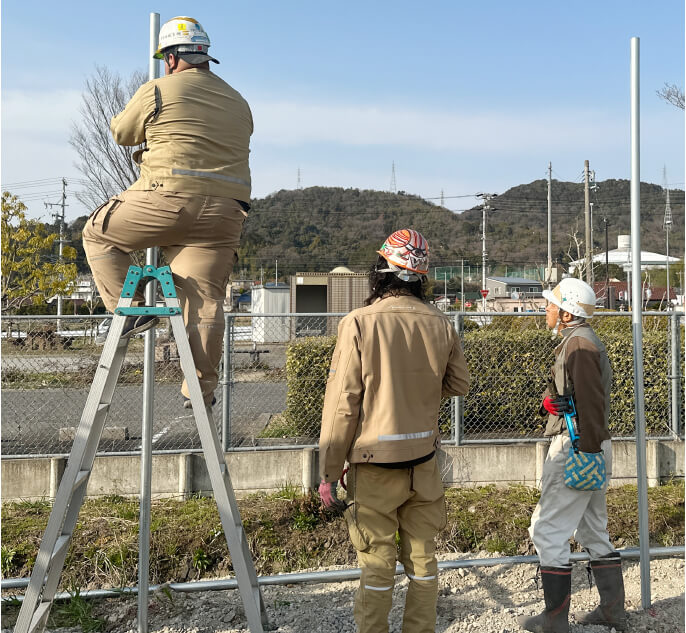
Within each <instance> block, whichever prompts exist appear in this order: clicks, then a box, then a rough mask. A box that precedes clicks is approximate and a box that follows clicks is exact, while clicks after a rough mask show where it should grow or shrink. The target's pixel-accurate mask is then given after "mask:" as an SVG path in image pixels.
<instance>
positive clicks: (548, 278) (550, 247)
mask: <svg viewBox="0 0 686 633" xmlns="http://www.w3.org/2000/svg"><path fill="white" fill-rule="evenodd" d="M552 276H553V164H552V163H550V162H549V163H548V271H547V273H546V276H545V277H546V279H545V280H546V283H547V285H548V290H550V287H551V286H552V283H551V281H552V280H551V277H552Z"/></svg>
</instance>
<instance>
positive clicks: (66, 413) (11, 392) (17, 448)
mask: <svg viewBox="0 0 686 633" xmlns="http://www.w3.org/2000/svg"><path fill="white" fill-rule="evenodd" d="M216 393H217V399H218V402H217V404H216V405H215V407H214V416H215V420H216V423H217V427H218V429H219V430H221V411H222V409H221V388H219V389H218V390H217V392H216ZM87 396H88V389H87V388H78V389H76V388H75V389H31V390H17V389H3V390H2V411H1V418H2V428H1V438H2V452H3V453H4V454H5V455H24V454H29V453H30V454H36V453H38V454H48V453H65V452H69V447H70V443H69V442H60V441H59V437H58V434H59V429H60V428H63V427H75V426H78V423H79V420H80V419H81V413H82V411H83V407H84V405H85V402H86V398H87ZM231 398H232V406H231V430H232V439H234V440H237V439H240V438H243V437H244V436H246V435H248V434H252V433H254V429H255V420H257V419H258V418H259V419H261V420H264V421H265V422H266V420H267V419H268V414H273V413H280V412H281V411H283V410H284V408H285V406H286V382H285V381H284V382H252V383H248V382H237V383H235V384H234V385H233V389H232V393H231ZM182 403H183V400H182V396H181V394H180V392H179V386H178V385H176V384H166V383H157V384H156V385H155V403H154V409H153V415H154V426H153V434H154V439H153V447H154V449H156V450H171V449H190V448H197V447H199V440H198V437H197V432H196V429H195V420H194V419H193V417H192V413H191V411H189V410H187V409H184V408H183V404H182ZM142 411H143V388H142V385H119V386H118V387H117V389H116V391H115V394H114V399H113V402H112V408H111V411H110V416H109V419H108V421H107V427H127V428H128V439H127V440H118V441H114V440H102V441H101V443H100V447H99V450H103V451H126V450H137V448H138V447H139V446H140V437H141V417H142ZM265 414H266V415H265Z"/></svg>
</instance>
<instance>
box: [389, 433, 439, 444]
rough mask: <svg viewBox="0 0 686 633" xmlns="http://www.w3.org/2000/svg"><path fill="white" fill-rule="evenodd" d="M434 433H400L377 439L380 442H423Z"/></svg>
mask: <svg viewBox="0 0 686 633" xmlns="http://www.w3.org/2000/svg"><path fill="white" fill-rule="evenodd" d="M433 434H434V432H433V431H421V432H420V433H398V434H396V435H379V437H378V438H377V439H378V440H379V442H396V441H398V440H421V439H422V438H425V437H431V436H432V435H433Z"/></svg>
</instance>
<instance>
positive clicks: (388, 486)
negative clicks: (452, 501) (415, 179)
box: [319, 230, 469, 633]
mask: <svg viewBox="0 0 686 633" xmlns="http://www.w3.org/2000/svg"><path fill="white" fill-rule="evenodd" d="M378 253H379V258H378V261H377V262H376V263H375V264H374V266H373V267H372V269H371V272H370V276H369V286H370V295H369V297H368V298H367V300H366V301H365V307H363V308H359V309H357V310H353V311H352V312H351V313H350V314H348V315H346V316H345V317H344V318H343V319H342V320H341V322H340V325H339V327H338V341H337V343H336V347H335V350H334V353H333V358H332V361H331V369H330V372H329V378H328V382H327V386H326V395H325V399H324V409H323V415H322V430H321V436H320V438H319V465H320V475H321V484H320V486H319V494H320V496H321V499H322V503H323V504H324V505H326V506H327V507H329V508H334V509H336V510H339V511H342V510H345V517H346V520H347V522H348V528H349V533H350V539H351V541H352V543H353V545H354V547H355V549H356V550H357V553H358V559H359V564H360V567H361V568H362V577H361V579H360V587H359V590H358V593H357V598H356V601H355V621H356V622H357V626H358V630H359V631H360V633H377V632H378V633H381V632H384V633H385V632H387V631H388V614H389V611H390V608H391V601H392V597H393V584H394V575H395V566H396V551H397V550H396V534H398V536H399V538H400V561H401V562H402V563H403V565H404V566H405V573H406V574H407V576H408V578H409V587H408V590H407V598H406V600H405V613H404V618H403V629H402V630H403V632H404V633H424V632H426V633H428V632H430V631H434V629H435V625H436V600H437V596H438V579H437V572H438V564H437V562H436V556H435V549H436V547H435V537H436V535H437V534H438V532H439V530H441V529H443V527H445V524H446V511H445V498H444V493H443V484H442V481H441V473H440V469H439V465H438V460H437V457H436V451H437V449H438V448H439V445H440V435H439V429H438V416H439V406H440V401H441V398H442V397H448V396H456V395H463V394H465V393H467V389H468V387H469V373H468V371H467V365H466V363H465V358H464V354H463V352H462V347H461V345H460V340H459V338H458V336H457V334H456V332H455V330H454V328H453V326H452V324H451V322H450V321H449V320H448V318H447V317H446V316H445V315H443V314H442V313H441V312H440V311H439V310H437V309H436V308H434V307H433V306H431V305H429V304H427V303H426V300H425V297H424V283H425V281H426V274H427V272H428V270H429V252H428V244H427V242H426V240H425V239H424V237H422V235H421V234H419V233H418V232H417V231H414V230H401V231H396V232H395V233H393V234H392V235H391V236H390V237H389V238H388V239H387V240H386V242H385V243H384V244H383V246H382V247H381V250H380V251H378ZM346 459H347V461H348V462H349V464H350V466H349V470H348V473H347V494H346V500H345V501H343V500H339V499H338V498H337V494H336V485H337V482H338V480H339V478H340V477H341V475H342V473H343V467H344V462H345V461H346Z"/></svg>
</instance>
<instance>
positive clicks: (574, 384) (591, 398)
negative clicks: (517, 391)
mask: <svg viewBox="0 0 686 633" xmlns="http://www.w3.org/2000/svg"><path fill="white" fill-rule="evenodd" d="M562 338H563V340H562V342H561V343H560V344H559V345H558V346H557V347H556V348H555V363H554V364H553V366H552V368H551V374H552V378H553V381H554V383H555V390H556V391H557V393H558V394H560V395H571V396H573V398H574V404H575V406H576V412H577V423H578V426H579V428H578V431H579V449H580V450H582V451H584V452H587V453H597V452H599V451H600V445H601V444H602V442H603V441H604V440H609V439H610V431H609V430H608V423H609V419H610V391H611V389H612V367H611V366H610V361H609V360H608V357H607V351H606V350H605V346H604V345H603V343H602V342H601V340H600V339H599V338H598V336H597V335H596V333H595V332H594V331H593V329H592V328H591V326H590V325H588V324H587V323H583V324H582V325H579V326H577V327H570V328H564V329H563V330H562ZM550 391H551V390H550V389H547V390H546V392H545V393H544V395H543V397H545V396H546V395H551V394H550ZM566 432H567V426H566V423H565V419H564V416H560V415H553V414H550V415H549V416H548V423H547V425H546V429H545V435H547V436H551V435H558V434H560V433H566Z"/></svg>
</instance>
